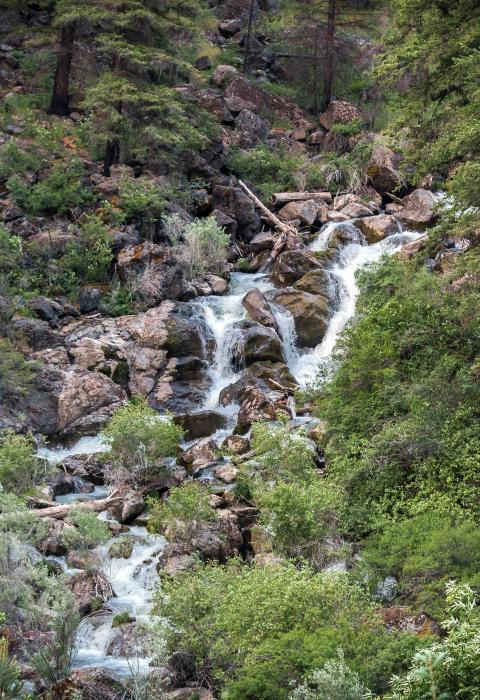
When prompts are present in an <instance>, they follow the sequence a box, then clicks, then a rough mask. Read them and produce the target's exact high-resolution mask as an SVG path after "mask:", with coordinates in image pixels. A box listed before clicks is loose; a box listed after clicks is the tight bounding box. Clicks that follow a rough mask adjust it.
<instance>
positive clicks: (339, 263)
mask: <svg viewBox="0 0 480 700" xmlns="http://www.w3.org/2000/svg"><path fill="white" fill-rule="evenodd" d="M350 225H351V224H350ZM338 226H345V224H335V225H331V224H329V225H328V226H326V227H325V229H324V230H323V231H322V232H321V233H320V234H319V236H318V238H320V242H318V240H317V239H316V240H315V241H313V243H312V244H311V246H310V249H311V250H313V251H318V250H324V247H323V246H325V245H327V246H328V241H329V239H330V237H331V234H332V233H333V232H334V230H335V228H336V227H338ZM326 232H327V233H326ZM421 235H422V234H420V233H417V232H408V233H406V232H401V233H395V234H392V235H391V236H388V237H387V238H384V239H383V240H382V241H379V242H378V243H373V244H372V245H361V244H360V243H349V244H347V245H346V246H345V247H344V248H341V249H340V251H339V255H338V258H337V260H336V262H335V263H334V265H333V266H332V267H331V268H330V274H331V277H332V282H331V285H332V291H334V290H335V288H336V290H337V292H336V296H337V303H336V304H334V306H333V311H334V312H333V314H332V316H331V318H330V321H329V324H328V327H327V331H326V333H325V336H324V338H323V340H322V342H321V343H320V344H319V345H317V347H316V348H314V349H312V350H309V351H307V352H305V353H303V354H299V355H298V357H297V359H296V360H294V361H293V363H292V364H290V363H289V368H290V371H291V372H292V374H293V375H294V377H295V378H296V380H297V381H298V382H299V384H300V386H302V387H304V386H305V385H306V384H308V383H309V382H310V381H312V380H313V379H314V378H315V375H316V373H317V371H318V369H319V367H322V368H323V370H324V372H325V371H326V372H327V374H328V373H329V372H331V371H332V369H333V368H334V365H333V363H332V361H331V355H332V352H333V349H334V347H335V345H336V342H337V340H338V337H339V335H340V333H341V332H342V331H343V329H344V328H345V326H346V325H347V323H348V322H349V321H350V320H351V319H352V317H353V315H354V313H355V305H356V301H357V297H358V293H359V289H358V286H357V281H356V273H357V272H358V270H360V269H361V268H362V267H364V266H365V265H368V264H369V263H373V262H376V261H378V260H380V258H381V257H382V256H383V255H385V254H387V255H393V254H394V253H396V252H397V251H398V250H400V249H401V248H402V247H403V246H404V245H405V244H406V243H408V242H409V241H414V240H416V239H417V238H419V237H420V236H421ZM319 246H321V247H319Z"/></svg>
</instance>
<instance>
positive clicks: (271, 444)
mask: <svg viewBox="0 0 480 700" xmlns="http://www.w3.org/2000/svg"><path fill="white" fill-rule="evenodd" d="M252 451H253V453H254V457H253V460H252V462H250V463H247V465H246V466H247V467H250V468H251V470H253V471H254V473H255V475H258V476H260V477H261V478H262V479H263V480H266V481H269V480H274V481H275V480H276V481H278V480H286V481H294V482H295V481H310V479H311V478H312V476H313V475H314V473H315V472H314V469H315V452H314V449H313V447H312V446H311V444H310V443H309V442H308V440H306V438H305V436H304V435H302V434H301V433H300V432H298V431H297V432H292V431H290V430H289V428H288V426H286V425H272V424H269V423H254V425H253V427H252Z"/></svg>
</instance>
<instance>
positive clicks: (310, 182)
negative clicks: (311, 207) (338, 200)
mask: <svg viewBox="0 0 480 700" xmlns="http://www.w3.org/2000/svg"><path fill="white" fill-rule="evenodd" d="M370 155H371V146H370V145H369V144H366V143H362V142H360V143H359V144H357V146H356V147H355V148H354V149H353V151H351V152H350V153H346V154H345V155H340V156H339V155H337V154H335V153H333V154H330V153H326V154H322V155H321V156H317V157H316V158H312V159H311V160H310V161H309V163H308V165H307V169H306V187H307V189H308V190H318V189H326V190H330V191H331V192H338V191H339V190H347V191H349V192H356V191H357V190H359V189H361V188H362V187H363V186H364V185H365V184H366V182H367V175H366V167H367V163H368V161H369V159H370Z"/></svg>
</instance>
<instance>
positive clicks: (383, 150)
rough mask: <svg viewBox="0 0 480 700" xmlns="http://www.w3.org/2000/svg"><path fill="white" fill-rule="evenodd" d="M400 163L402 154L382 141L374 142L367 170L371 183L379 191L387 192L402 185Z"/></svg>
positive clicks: (381, 192)
mask: <svg viewBox="0 0 480 700" xmlns="http://www.w3.org/2000/svg"><path fill="white" fill-rule="evenodd" d="M400 164H401V156H400V154H398V153H396V152H395V151H393V150H392V149H391V148H388V147H387V146H385V145H383V144H381V143H375V142H374V144H373V149H372V155H371V158H370V160H369V162H368V164H367V170H366V172H367V175H368V178H369V180H370V183H371V184H372V186H373V187H374V188H375V190H376V191H377V192H380V194H387V193H388V192H393V191H395V190H397V189H398V188H399V187H401V186H402V184H403V180H402V176H401V174H400V172H399V167H400Z"/></svg>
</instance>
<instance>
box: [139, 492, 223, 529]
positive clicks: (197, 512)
mask: <svg viewBox="0 0 480 700" xmlns="http://www.w3.org/2000/svg"><path fill="white" fill-rule="evenodd" d="M149 505H150V514H151V517H150V520H149V522H148V527H149V529H150V530H151V531H152V532H164V531H165V530H166V529H168V530H169V532H170V534H173V532H175V533H176V535H177V537H176V539H178V536H182V537H183V538H186V540H187V541H190V539H191V536H192V534H193V533H194V532H195V529H196V527H197V525H198V523H201V522H208V521H211V520H215V517H216V514H215V510H214V509H213V508H212V506H211V505H210V495H209V492H208V489H207V488H206V487H205V486H203V484H198V483H196V482H185V483H184V484H182V485H181V486H178V487H177V488H175V489H172V491H171V492H170V495H169V497H168V499H167V500H166V501H159V500H151V501H150V504H149Z"/></svg>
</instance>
